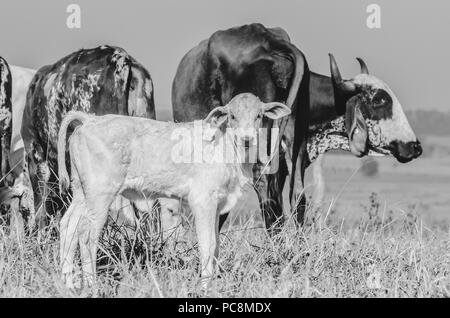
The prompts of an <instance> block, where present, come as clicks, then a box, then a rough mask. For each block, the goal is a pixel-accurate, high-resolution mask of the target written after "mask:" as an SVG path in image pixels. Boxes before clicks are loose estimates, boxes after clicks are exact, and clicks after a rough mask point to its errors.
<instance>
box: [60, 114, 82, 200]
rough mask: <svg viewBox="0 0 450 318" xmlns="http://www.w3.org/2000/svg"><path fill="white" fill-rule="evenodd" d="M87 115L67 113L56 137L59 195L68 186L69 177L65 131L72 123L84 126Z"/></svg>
mask: <svg viewBox="0 0 450 318" xmlns="http://www.w3.org/2000/svg"><path fill="white" fill-rule="evenodd" d="M89 117H90V116H89V115H88V114H86V113H83V112H69V113H68V114H67V115H66V116H65V117H64V119H63V121H62V123H61V127H60V129H59V136H58V176H59V189H60V191H61V193H62V192H63V191H65V190H67V189H68V188H69V186H70V177H69V173H68V172H67V167H66V140H67V139H66V138H67V129H68V128H69V126H70V124H71V123H73V122H74V121H78V122H80V123H81V124H84V123H85V122H86V120H88V119H89Z"/></svg>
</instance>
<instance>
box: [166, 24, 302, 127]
mask: <svg viewBox="0 0 450 318" xmlns="http://www.w3.org/2000/svg"><path fill="white" fill-rule="evenodd" d="M277 41H288V42H289V36H288V35H287V33H286V31H284V30H283V29H281V28H266V27H264V26H263V25H261V24H249V25H244V26H240V27H235V28H230V29H227V30H223V31H217V32H215V33H214V34H212V35H211V37H210V38H209V39H207V40H204V41H202V42H200V44H199V45H197V46H196V47H194V48H193V49H191V50H190V51H189V52H188V53H187V54H186V55H185V56H184V57H183V59H182V60H181V62H180V64H179V66H178V69H177V73H176V76H175V79H174V82H173V86H172V106H173V116H174V120H175V121H177V122H182V121H192V120H198V119H202V118H204V117H206V116H207V115H208V113H209V112H210V111H211V110H212V109H213V108H215V107H217V106H221V105H225V104H226V103H228V102H229V101H230V100H231V98H232V97H234V96H235V95H237V94H239V93H244V92H251V93H253V94H255V95H257V96H259V97H260V98H261V99H262V100H264V101H266V102H269V101H274V100H283V99H284V98H286V97H287V93H288V86H289V80H287V79H289V78H290V77H291V75H292V72H293V69H294V65H293V64H292V63H291V62H290V60H289V59H287V58H285V57H283V56H282V54H279V53H280V52H277V53H276V56H275V58H274V57H273V54H272V53H273V52H274V51H275V50H277V48H276V47H272V45H273V43H276V42H277ZM279 79H281V80H279Z"/></svg>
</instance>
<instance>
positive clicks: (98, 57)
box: [21, 46, 155, 171]
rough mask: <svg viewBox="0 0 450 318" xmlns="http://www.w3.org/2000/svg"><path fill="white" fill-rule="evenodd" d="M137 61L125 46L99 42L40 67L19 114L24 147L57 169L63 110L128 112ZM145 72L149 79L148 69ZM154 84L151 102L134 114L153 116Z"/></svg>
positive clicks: (104, 112) (109, 112) (97, 112)
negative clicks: (90, 47)
mask: <svg viewBox="0 0 450 318" xmlns="http://www.w3.org/2000/svg"><path fill="white" fill-rule="evenodd" d="M136 64H137V62H136V61H135V60H134V59H132V57H131V56H129V55H128V53H127V52H126V51H125V50H123V49H121V48H116V47H111V46H102V47H98V48H94V49H89V50H80V51H77V52H74V53H72V54H70V55H68V56H66V57H64V58H62V59H61V60H59V61H58V62H56V63H55V64H52V65H48V66H44V67H42V68H41V69H39V70H38V72H37V73H36V75H35V77H34V78H33V80H32V82H31V84H30V89H29V90H28V94H27V100H26V105H25V110H24V113H23V120H22V128H21V133H22V138H23V141H24V145H25V149H26V151H27V152H29V151H30V150H31V149H33V150H34V151H35V152H36V151H37V153H40V154H41V156H45V158H38V160H47V161H48V163H49V166H50V168H51V169H54V171H57V168H56V165H57V160H56V155H57V150H56V145H57V141H58V131H59V127H60V125H61V121H62V119H63V117H64V115H65V114H66V113H67V112H69V111H72V110H79V111H84V112H87V113H95V114H97V115H103V114H122V115H128V114H129V109H128V106H129V100H128V99H129V98H130V84H131V80H132V76H131V75H132V74H131V72H132V69H133V67H134V69H135V70H137V71H140V70H139V68H136V67H135V66H136ZM139 66H140V65H139ZM140 67H141V66H140ZM143 77H144V78H149V79H150V77H149V74H148V72H146V74H143ZM150 81H151V79H150ZM144 84H145V83H144ZM147 85H148V84H147ZM152 89H153V86H152V84H151V90H150V92H149V93H150V95H151V98H147V99H146V100H145V102H148V103H150V104H151V105H145V109H147V111H141V112H134V113H133V115H141V116H146V117H153V118H154V114H155V112H154V104H153V91H152ZM133 103H134V101H133Z"/></svg>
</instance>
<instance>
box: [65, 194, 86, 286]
mask: <svg viewBox="0 0 450 318" xmlns="http://www.w3.org/2000/svg"><path fill="white" fill-rule="evenodd" d="M84 200H85V198H84V194H83V191H82V189H76V190H75V191H74V196H73V200H72V203H71V204H70V206H69V208H68V210H67V212H66V213H65V214H64V216H63V217H62V219H61V223H60V255H59V257H60V261H61V269H62V270H61V273H62V277H63V281H64V282H65V284H66V286H67V287H68V288H71V289H73V288H74V258H75V250H76V247H77V245H78V228H79V226H80V220H81V217H82V215H83V214H84V213H85V205H84Z"/></svg>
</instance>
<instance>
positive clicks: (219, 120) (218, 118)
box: [205, 106, 228, 127]
mask: <svg viewBox="0 0 450 318" xmlns="http://www.w3.org/2000/svg"><path fill="white" fill-rule="evenodd" d="M227 118H228V107H227V106H220V107H216V108H214V109H213V110H212V111H211V112H210V113H209V114H208V116H207V117H206V119H205V121H206V122H207V123H209V124H211V125H212V126H215V127H221V126H222V125H223V124H224V123H225V122H226V121H227Z"/></svg>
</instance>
